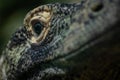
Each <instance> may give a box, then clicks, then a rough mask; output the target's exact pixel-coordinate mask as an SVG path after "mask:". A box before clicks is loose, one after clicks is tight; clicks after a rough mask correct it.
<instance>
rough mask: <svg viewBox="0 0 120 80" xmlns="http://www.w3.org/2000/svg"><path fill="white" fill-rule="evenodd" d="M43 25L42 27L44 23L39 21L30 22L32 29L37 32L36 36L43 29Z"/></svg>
mask: <svg viewBox="0 0 120 80" xmlns="http://www.w3.org/2000/svg"><path fill="white" fill-rule="evenodd" d="M43 27H44V25H43V24H42V23H41V22H40V21H37V22H36V21H34V22H32V28H33V31H34V32H35V33H36V34H37V36H38V35H40V33H41V32H42V30H43Z"/></svg>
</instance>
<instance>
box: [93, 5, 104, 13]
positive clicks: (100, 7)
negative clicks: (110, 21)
mask: <svg viewBox="0 0 120 80" xmlns="http://www.w3.org/2000/svg"><path fill="white" fill-rule="evenodd" d="M103 7H104V5H103V3H96V4H94V5H92V7H91V9H92V11H94V12H98V11H100V10H102V9H103Z"/></svg>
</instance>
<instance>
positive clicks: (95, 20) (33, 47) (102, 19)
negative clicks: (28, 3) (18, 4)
mask: <svg viewBox="0 0 120 80" xmlns="http://www.w3.org/2000/svg"><path fill="white" fill-rule="evenodd" d="M118 12H119V0H85V1H81V2H80V3H73V4H65V3H61V4H60V3H56V4H46V5H42V6H39V7H37V8H35V9H33V10H31V11H30V12H28V14H27V15H26V17H25V18H24V22H23V26H22V27H20V28H19V29H18V30H17V31H16V32H15V33H13V35H12V37H11V39H10V41H9V42H8V44H7V47H6V49H5V50H4V51H3V56H2V57H1V64H0V67H2V68H1V69H2V70H1V73H2V74H1V76H2V77H1V78H3V79H4V80H6V79H8V80H53V79H55V80H67V79H69V80H94V79H95V80H97V79H100V80H110V79H113V80H115V79H116V80H117V79H120V77H118V76H120V75H119V72H120V70H119V69H118V66H119V64H117V63H116V62H117V61H118V62H119V61H120V59H119V56H118V55H119V51H117V50H116V46H117V48H118V46H119V45H116V44H117V40H119V36H118V35H116V34H117V33H118V32H119V30H120V28H119V25H117V24H118V23H119V19H120V17H119V13H118ZM113 38H116V39H115V42H116V44H114V45H115V46H114V47H115V50H114V48H113V47H108V46H109V45H108V44H110V43H112V39H113ZM105 42H108V43H105ZM111 45H112V44H111ZM103 46H104V48H103ZM109 49H113V50H112V51H113V52H112V51H111V53H109V52H108V50H109ZM104 53H106V54H104ZM111 56H112V57H111ZM108 57H109V58H108ZM110 58H111V59H110ZM98 63H100V64H98ZM111 65H115V66H114V67H112V66H111ZM108 67H109V68H108ZM115 72H116V73H115Z"/></svg>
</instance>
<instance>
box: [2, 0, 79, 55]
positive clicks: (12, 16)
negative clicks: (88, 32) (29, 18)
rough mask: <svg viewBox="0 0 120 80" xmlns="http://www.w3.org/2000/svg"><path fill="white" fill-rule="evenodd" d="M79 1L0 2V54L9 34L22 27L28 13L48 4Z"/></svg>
mask: <svg viewBox="0 0 120 80" xmlns="http://www.w3.org/2000/svg"><path fill="white" fill-rule="evenodd" d="M78 1H79V0H0V54H1V52H2V50H3V49H4V48H5V45H6V44H7V42H8V40H9V38H10V37H11V34H12V33H14V32H15V30H16V29H17V28H18V27H19V26H22V24H23V19H24V17H25V15H26V14H27V12H28V11H30V10H32V9H33V8H35V7H38V6H40V5H43V4H48V3H56V2H59V3H71V2H78Z"/></svg>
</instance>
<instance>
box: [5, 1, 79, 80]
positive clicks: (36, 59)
mask: <svg viewBox="0 0 120 80" xmlns="http://www.w3.org/2000/svg"><path fill="white" fill-rule="evenodd" d="M71 5H73V4H58V3H56V4H48V5H43V6H39V7H37V8H35V9H33V10H32V11H30V12H29V13H28V14H27V15H26V17H25V19H24V23H23V27H21V28H19V29H18V30H17V31H16V32H15V33H14V34H13V35H12V37H11V39H10V41H9V43H8V45H7V49H6V51H5V53H6V57H7V63H6V65H7V69H6V71H7V72H8V73H7V75H8V79H11V78H12V79H14V78H15V77H17V74H20V73H21V74H22V73H23V72H25V71H28V69H30V68H32V67H34V66H35V64H40V63H41V62H45V61H49V60H52V59H53V58H55V56H58V55H57V54H53V53H54V50H55V49H57V48H59V46H60V45H61V44H60V42H61V41H62V40H63V38H64V37H65V36H66V35H67V32H68V30H69V25H70V21H71V20H70V18H71V15H72V14H73V12H74V11H76V10H77V8H78V7H76V8H75V7H73V6H74V5H73V6H71Z"/></svg>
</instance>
